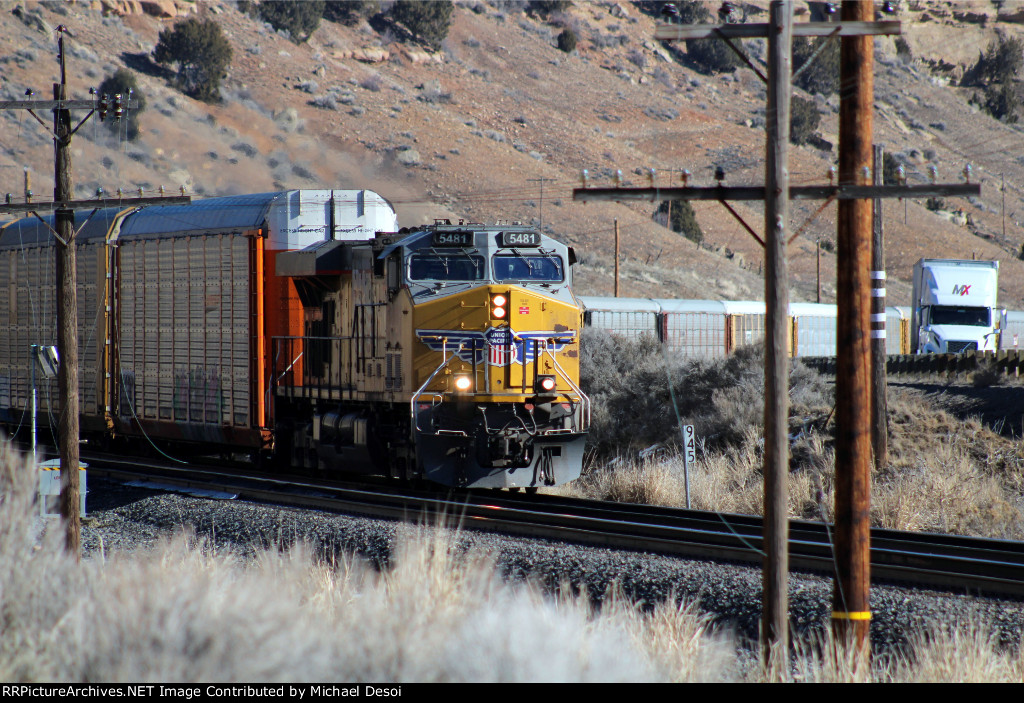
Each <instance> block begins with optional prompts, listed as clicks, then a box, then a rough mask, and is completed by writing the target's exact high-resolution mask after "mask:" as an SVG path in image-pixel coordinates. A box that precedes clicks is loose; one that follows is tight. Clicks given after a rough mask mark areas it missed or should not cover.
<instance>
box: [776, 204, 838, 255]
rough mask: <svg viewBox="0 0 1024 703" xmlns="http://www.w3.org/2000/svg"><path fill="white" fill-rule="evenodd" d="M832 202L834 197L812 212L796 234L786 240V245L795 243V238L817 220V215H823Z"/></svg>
mask: <svg viewBox="0 0 1024 703" xmlns="http://www.w3.org/2000/svg"><path fill="white" fill-rule="evenodd" d="M834 201H835V197H829V199H828V200H826V201H825V202H823V203H822V204H821V207H819V208H818V209H817V210H815V211H814V214H813V215H811V216H810V217H808V218H807V219H806V220H804V223H803V224H802V225H800V226H799V227H798V228H797V230H796V232H794V233H793V236H792V237H790V238H789V239H788V240H786V244H792V243H793V242H795V241H796V238H797V237H799V236H800V235H801V234H803V231H804V230H805V229H807V226H808V225H810V224H811V223H812V222H814V221H815V220H816V219H818V215H820V214H821V213H823V212H824V211H825V208H827V207H828V206H829V205H831V204H832V203H833V202H834Z"/></svg>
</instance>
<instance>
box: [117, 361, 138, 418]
mask: <svg viewBox="0 0 1024 703" xmlns="http://www.w3.org/2000/svg"><path fill="white" fill-rule="evenodd" d="M120 396H121V397H120V399H119V400H118V409H119V410H120V411H121V419H122V420H124V421H125V422H127V421H128V420H131V419H132V417H133V416H135V415H136V414H137V412H136V410H135V372H134V371H125V370H123V369H122V370H121V394H120Z"/></svg>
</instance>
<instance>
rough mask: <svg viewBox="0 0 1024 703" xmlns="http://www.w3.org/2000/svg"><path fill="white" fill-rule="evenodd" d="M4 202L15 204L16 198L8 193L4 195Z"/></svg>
mask: <svg viewBox="0 0 1024 703" xmlns="http://www.w3.org/2000/svg"><path fill="white" fill-rule="evenodd" d="M4 202H5V203H7V204H8V205H10V204H11V203H12V202H14V196H13V195H11V194H10V193H7V194H6V195H4Z"/></svg>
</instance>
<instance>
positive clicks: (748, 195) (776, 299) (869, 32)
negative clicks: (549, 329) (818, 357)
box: [573, 0, 981, 670]
mask: <svg viewBox="0 0 1024 703" xmlns="http://www.w3.org/2000/svg"><path fill="white" fill-rule="evenodd" d="M727 4H728V3H727ZM727 4H726V5H727ZM788 4H789V3H786V2H780V1H779V0H774V1H773V2H772V13H771V21H770V22H769V23H767V24H746V25H736V24H730V23H728V22H723V23H722V24H718V25H688V26H684V25H659V26H658V28H657V30H656V32H655V39H658V40H664V41H674V40H684V39H706V38H719V39H723V40H725V41H726V42H727V44H728V45H729V47H730V48H731V49H733V50H734V51H735V52H736V53H737V54H739V55H740V57H741V58H742V59H743V60H744V61H745V62H746V64H747V65H748V66H749V67H750V68H751V69H752V70H753V71H754V72H755V73H757V75H758V76H760V77H761V78H762V79H763V80H764V81H765V82H766V83H768V95H769V100H770V101H776V102H778V101H781V100H783V99H785V97H784V96H788V93H787V92H785V91H788V90H789V83H790V82H791V81H792V80H794V79H795V77H796V75H797V74H798V73H800V72H801V71H802V70H803V69H804V68H805V67H806V65H805V66H801V67H800V68H799V69H797V71H796V72H795V73H792V74H791V75H790V74H787V73H786V69H785V67H784V66H783V65H782V63H781V61H780V60H779V59H773V58H772V49H771V48H770V49H769V61H770V62H772V63H774V64H776V65H775V66H769V71H770V72H771V73H772V77H771V78H769V77H768V76H765V75H764V74H762V73H761V71H760V70H759V69H758V68H757V67H756V66H755V65H754V64H753V63H752V62H751V61H750V60H749V59H748V58H747V57H746V56H745V55H744V54H743V53H742V51H741V50H740V49H739V48H738V47H737V46H736V45H735V44H733V42H732V41H731V40H732V39H747V38H767V39H768V40H769V43H770V44H771V43H772V42H776V45H775V47H776V50H779V51H781V49H782V46H783V45H784V44H787V42H789V41H791V37H822V38H826V40H828V41H832V40H834V39H835V38H841V39H843V40H844V46H846V44H845V40H846V39H847V38H851V39H854V38H855V39H857V43H854V44H850V45H849V46H848V47H847V49H846V52H845V53H844V56H845V55H846V54H850V55H851V61H852V59H853V57H852V55H853V54H855V53H856V52H865V51H867V52H869V51H870V49H871V42H872V39H871V37H873V36H878V35H891V34H899V33H900V32H901V28H900V23H899V22H894V21H884V22H875V21H871V20H872V12H871V3H870V2H858V3H856V5H857V11H858V14H856V15H855V17H856V18H857V19H854V17H852V16H849V15H848V13H849V12H850V10H849V9H848V8H847V6H846V5H847V4H844V12H843V16H842V19H843V21H842V22H839V23H832V22H799V23H792V22H791V16H792V15H791V12H792V10H791V8H790V9H789V10H788V11H787V9H786V8H784V7H781V6H784V5H788ZM849 4H852V3H849ZM726 5H723V11H722V12H720V16H723V19H727V17H726V16H725V15H726V14H727V12H726V11H725V7H726ZM861 6H863V7H861ZM862 9H864V10H866V15H864V14H861V13H860V11H861V10H862ZM787 22H789V23H790V25H791V29H790V32H789V34H790V39H788V40H786V39H783V38H782V37H781V35H782V34H783V30H782V25H783V24H785V23H787ZM867 57H868V59H869V60H868V61H867V63H866V65H865V66H861V67H860V68H859V69H858V72H857V76H858V77H859V76H862V75H863V73H864V72H865V71H867V72H870V70H871V66H872V62H871V61H870V53H868V54H867ZM777 61H778V62H779V63H776V62H777ZM844 76H845V77H844V78H843V81H842V85H843V86H844V91H843V93H844V96H845V95H846V94H847V90H848V89H847V88H845V86H851V88H850V89H849V90H851V91H852V92H854V93H856V95H857V96H858V99H856V100H853V101H851V100H850V98H849V97H845V98H844V104H845V105H846V116H845V123H852V124H855V123H856V122H857V120H858V119H865V120H866V123H865V126H864V128H865V129H866V134H867V135H868V137H867V143H868V145H869V151H868V155H869V156H870V143H871V141H870V134H871V110H872V105H871V102H870V99H868V100H867V102H865V100H864V94H865V93H864V91H863V87H861V86H858V85H857V81H858V78H857V77H851V76H849V75H848V74H844ZM866 80H867V91H866V94H867V95H868V96H870V94H871V92H872V91H871V76H870V74H869V75H868V77H867V79H866ZM778 82H784V83H786V84H787V85H786V86H785V87H783V86H777V85H773V83H778ZM770 104H771V103H770ZM776 109H777V108H776ZM768 112H769V114H771V112H772V109H771V108H770V109H769V110H768ZM787 126H788V125H787ZM851 133H852V134H854V135H856V136H858V137H859V138H861V139H862V138H863V134H861V133H860V132H853V131H852V130H851ZM843 134H844V132H843V131H842V130H841V137H840V152H841V157H840V161H841V164H842V163H844V157H843V156H842V153H843V152H844V151H851V150H852V149H853V148H854V146H855V145H854V144H853V143H852V142H851V140H850V136H849V135H847V137H846V139H843V137H842V135H843ZM783 135H784V133H783V132H781V130H780V128H779V126H778V125H776V127H775V129H771V128H769V129H768V133H767V135H766V138H767V144H766V151H767V156H766V159H767V161H768V165H767V166H766V173H767V174H772V173H779V175H778V176H776V179H777V180H776V181H775V182H774V183H771V182H769V183H767V184H766V186H763V187H758V186H725V185H723V184H722V182H721V180H722V179H721V178H720V177H717V176H716V179H717V180H718V181H719V182H718V185H717V186H712V187H687V186H684V187H682V188H622V187H619V181H618V180H617V181H616V187H614V188H603V187H602V188H590V187H584V188H578V189H575V190H574V191H573V199H574V200H579V201H591V200H612V201H620V202H621V201H650V202H660V201H662V200H717V201H719V202H720V203H721V204H722V206H723V207H725V209H726V210H727V211H728V212H729V213H730V214H731V215H732V216H733V217H734V218H736V220H737V221H738V222H739V223H740V224H741V225H742V226H743V227H744V229H746V230H747V232H748V233H750V235H751V236H752V237H754V239H756V240H757V241H758V242H759V243H760V244H761V245H762V246H765V248H766V261H767V260H768V259H771V258H775V259H776V260H777V261H778V259H781V260H782V263H781V265H780V264H779V263H776V264H774V265H775V266H776V268H775V271H774V274H771V273H768V272H766V278H765V301H766V306H765V307H766V312H767V311H768V310H769V309H771V308H774V309H775V310H779V309H781V310H782V311H783V312H782V315H783V316H784V317H783V325H785V321H786V318H788V312H789V311H788V309H787V307H783V306H780V301H785V300H787V297H786V296H788V292H786V289H788V285H789V282H788V280H786V279H785V275H786V268H785V264H784V257H785V248H784V245H785V244H789V243H792V241H793V240H794V239H795V238H796V237H797V236H798V235H799V233H800V232H801V231H802V230H803V228H804V227H805V226H806V224H807V223H805V224H804V225H803V226H801V227H800V228H798V229H797V230H795V232H794V233H792V234H789V238H788V239H785V234H788V230H787V229H786V228H787V227H788V223H787V222H785V220H784V219H783V220H782V221H781V222H779V221H778V219H774V220H772V219H769V217H768V213H769V212H770V211H773V208H775V210H774V211H773V212H774V213H775V214H776V215H778V214H781V213H778V208H779V203H780V200H779V196H780V195H781V194H785V193H788V196H789V198H790V199H801V200H811V199H813V200H826V201H829V202H831V201H832V200H838V201H839V203H840V206H841V207H842V204H843V203H847V202H854V201H864V200H865V199H867V201H866V202H868V205H869V207H870V199H871V198H895V197H903V198H906V197H920V196H922V195H924V196H931V195H937V194H943V195H955V196H968V195H978V194H979V193H980V192H981V189H980V187H979V186H977V185H972V184H969V183H968V184H962V185H961V184H929V185H925V186H905V185H901V186H884V185H883V186H875V185H870V165H869V164H870V162H869V161H868V162H865V163H864V164H863V165H865V166H868V171H867V174H865V173H864V172H863V169H858V168H852V171H851V169H850V167H848V171H850V173H847V174H845V177H843V178H841V179H840V182H839V183H837V184H833V183H831V182H830V183H829V185H827V186H788V185H786V183H787V182H788V180H786V179H785V168H786V164H785V162H784V161H783V160H782V159H783V158H784V152H782V153H780V152H779V150H778V146H777V142H778V140H780V139H782V138H783ZM856 153H857V154H858V155H859V153H860V152H859V151H857V152H856ZM845 161H846V162H850V163H854V164H857V165H858V166H859V165H860V161H861V157H860V156H858V157H857V158H850V157H849V156H846V157H845ZM780 177H781V178H783V180H781V181H780V180H778V179H779V178H780ZM768 180H769V181H770V180H771V175H769V177H768ZM732 200H761V201H764V202H765V203H766V205H765V213H766V221H765V235H766V236H765V238H764V239H762V238H761V237H760V236H759V235H758V234H757V232H755V231H754V229H753V228H752V227H751V226H750V225H749V224H747V223H746V222H745V221H744V220H743V218H742V217H741V216H740V214H739V213H737V212H736V210H734V209H733V208H732V207H731V206H730V205H729V201H732ZM827 204H828V203H827V202H826V205H827ZM823 209H824V206H823V207H822V208H821V209H819V210H818V213H817V214H820V213H821V211H822V210H823ZM846 209H849V208H846ZM861 209H862V206H858V207H857V208H854V209H853V210H854V211H855V212H856V213H858V214H859V213H860V212H861ZM868 212H869V213H870V209H869V210H868ZM817 214H816V215H815V216H817ZM783 217H784V214H783ZM847 217H849V216H847ZM812 219H813V217H812ZM867 222H868V225H867V226H868V227H869V228H870V215H869V216H868V219H867ZM773 230H776V231H773ZM867 231H868V230H863V229H853V228H851V227H849V226H846V227H844V226H843V225H842V224H840V240H841V241H842V240H846V244H845V246H844V247H842V248H841V249H840V253H839V258H840V260H842V259H844V257H851V256H853V254H851V253H850V250H853V249H857V250H858V251H857V252H855V253H857V254H861V253H863V255H865V256H866V255H867V253H868V251H869V246H868V244H867V243H868V242H870V238H869V237H868V235H867ZM855 232H856V233H862V234H858V235H857V236H863V237H864V243H863V244H861V242H860V241H859V240H857V241H854V236H853V233H855ZM776 238H777V239H778V241H775V240H776ZM766 242H767V243H766ZM854 244H856V246H854ZM865 256H859V257H858V258H857V259H856V261H855V262H853V261H851V262H846V263H845V266H846V271H845V272H844V273H841V274H840V279H839V286H838V287H839V298H840V306H841V310H842V309H845V310H846V322H845V323H844V322H840V325H843V324H845V325H846V327H845V328H842V327H841V329H840V344H839V348H840V353H842V354H843V356H844V358H846V362H845V364H846V367H847V368H848V371H850V372H851V373H852V372H856V373H857V374H858V377H863V379H864V381H862V382H861V383H860V385H858V386H856V387H855V388H850V387H849V384H848V383H844V386H843V390H842V393H840V389H839V387H838V384H837V391H836V401H837V406H838V407H842V408H844V415H843V422H844V423H846V425H845V426H844V427H848V426H849V425H850V423H851V422H857V423H867V422H868V418H869V417H870V415H869V412H870V411H869V409H868V406H867V402H868V392H869V390H868V386H867V384H866V379H867V375H868V365H867V364H868V360H869V357H868V355H867V353H866V352H867V342H866V340H867V339H868V337H869V336H870V328H869V325H868V320H869V317H868V315H867V310H868V306H867V305H866V304H864V303H863V302H862V301H861V298H866V297H867V293H866V292H863V293H857V305H858V308H857V310H856V311H855V312H856V314H851V313H850V307H851V302H850V301H849V300H848V299H847V297H848V296H850V295H853V293H854V291H853V289H852V287H850V286H851V285H852V283H857V284H858V285H863V289H864V291H867V285H866V283H864V282H866V280H867V271H868V266H869V263H870V258H865ZM851 266H859V267H860V270H859V272H857V273H856V274H851V272H850V270H849V269H850V267H851ZM860 279H864V281H861V280H860ZM844 281H847V283H845V284H844ZM779 289H782V290H779ZM840 318H841V319H842V318H843V312H840ZM778 321H779V320H778V315H777V313H776V314H775V317H774V318H773V319H771V320H768V319H766V330H767V329H771V328H772V327H773V326H774V325H775V324H777V323H778ZM783 329H785V328H783ZM848 337H857V338H858V339H863V340H864V341H863V349H864V353H863V354H858V355H857V357H856V363H853V362H852V360H851V359H850V350H849V349H844V348H843V346H844V344H843V340H845V339H846V338H848ZM785 344H786V338H785V336H784V333H783V336H782V337H781V340H780V338H779V334H778V332H777V331H773V332H770V333H769V336H767V337H766V349H765V365H766V368H765V375H766V388H765V477H766V478H765V484H766V485H765V518H766V519H765V534H764V538H763V544H764V546H765V567H764V576H763V578H764V586H763V587H764V593H765V602H764V611H763V621H762V629H761V632H762V651H763V652H764V653H765V654H766V657H765V662H766V663H769V662H770V661H772V660H774V662H775V664H776V666H778V665H779V664H783V663H784V662H785V657H786V655H787V651H786V647H785V646H783V645H784V643H785V638H786V636H787V633H786V627H785V625H780V624H779V620H778V618H779V616H780V615H781V617H782V618H783V623H784V622H785V618H786V607H787V603H786V594H785V590H784V588H783V589H782V590H781V592H780V588H781V587H782V584H783V583H784V580H782V579H779V577H778V576H776V574H780V573H783V572H785V570H786V567H787V563H786V561H787V559H786V557H785V554H786V552H785V547H783V549H782V550H781V552H779V551H777V550H776V548H775V547H773V546H772V545H771V543H772V542H773V540H775V539H776V538H777V535H778V533H779V528H778V526H777V524H776V523H775V522H774V521H776V520H779V519H780V516H781V519H782V521H783V522H784V523H785V522H786V518H785V516H786V514H787V512H786V502H785V484H784V483H783V485H782V489H781V490H782V497H781V501H780V498H779V493H778V491H779V489H778V488H776V487H775V486H774V484H773V485H771V486H770V485H769V479H768V474H769V472H770V471H772V470H773V469H774V467H772V466H770V463H776V464H778V463H779V462H782V463H781V469H782V471H783V472H785V471H787V470H788V457H787V454H788V452H787V451H786V450H787V448H788V445H787V444H786V441H787V438H786V437H785V435H783V437H782V446H781V447H772V444H771V442H773V439H772V437H773V435H774V433H775V432H778V430H779V428H783V430H784V428H786V426H787V422H788V417H787V415H786V412H787V411H786V410H785V409H786V407H787V406H786V400H785V396H786V395H787V387H788V386H787V381H788V379H787V378H786V377H785V375H784V374H780V367H779V366H777V364H778V360H777V359H776V358H774V357H773V356H770V355H772V354H775V353H776V352H775V351H774V350H779V349H780V347H781V349H785V348H786V347H785V346H784V345H785ZM773 348H774V350H773ZM780 353H782V352H780ZM772 364H775V365H776V367H775V368H769V367H770V365H772ZM850 367H856V368H850ZM784 368H785V366H781V369H784ZM838 375H839V376H841V375H842V372H840V373H839V374H838ZM769 377H771V382H772V383H773V384H774V385H773V386H770V387H769V386H768V381H769ZM850 393H859V394H860V397H858V398H857V399H856V402H855V403H854V402H853V401H851V399H850V398H849V394H850ZM775 396H783V397H782V398H777V397H775ZM851 407H852V408H853V409H851ZM780 411H781V413H782V414H781V415H780V414H779V413H780ZM771 417H774V422H773V423H771V424H769V418H771ZM844 431H845V432H847V433H849V430H848V429H841V430H840V432H844ZM770 447H772V448H770ZM770 453H771V454H772V455H773V457H772V458H771V459H770V458H769V454H770ZM858 460H859V458H858ZM850 462H851V457H850V456H849V452H848V451H847V450H844V451H843V452H840V451H839V450H838V443H837V452H836V473H837V475H839V474H843V475H848V474H850V473H851V471H850ZM848 490H849V489H848V487H846V486H845V485H843V484H841V483H840V485H839V486H837V494H838V493H839V492H840V491H842V492H848ZM847 500H848V499H846V498H843V499H842V501H844V502H846V501H847ZM773 502H774V505H770V504H771V503H773ZM839 502H840V498H839V497H838V496H837V504H838V503H839ZM769 515H771V518H769ZM857 517H858V519H859V518H860V517H861V516H860V514H858V516H857ZM864 517H865V518H866V514H865V515H864ZM864 524H865V526H866V525H867V523H866V522H865V523H864ZM770 525H774V527H770ZM837 532H838V530H837ZM848 532H849V531H848V530H847V532H846V533H844V537H843V539H844V540H845V539H850V536H849V535H848V534H847V533H848ZM783 534H785V533H783ZM783 539H785V538H784V537H783ZM836 539H837V542H838V540H839V537H838V535H837V537H836ZM836 552H837V557H836V558H837V561H838V560H839V559H840V558H842V559H845V560H847V561H848V560H849V559H850V556H849V554H850V552H851V549H850V548H846V549H844V550H843V556H841V557H840V556H839V552H840V550H839V549H838V548H837V549H836ZM851 570H852V569H851V568H850V567H849V566H847V565H844V567H843V569H841V570H840V569H839V567H838V565H837V573H847V572H850V571H851ZM858 573H860V572H858ZM863 573H864V575H865V576H866V574H867V572H866V571H864V572H863ZM776 579H778V580H776ZM858 583H859V582H858ZM865 583H866V581H865ZM840 584H842V585H840ZM836 588H837V590H839V591H845V590H847V588H848V587H847V585H846V583H845V581H838V582H837V586H836ZM769 594H770V595H769ZM865 594H866V591H865ZM847 605H848V604H847ZM866 605H867V603H866V595H865V603H864V606H865V608H864V610H863V611H860V610H858V611H853V610H852V608H848V607H847V606H846V605H844V606H840V607H835V608H833V618H834V619H833V622H834V623H835V622H857V621H858V620H857V618H859V617H861V616H860V615H853V616H852V617H851V613H852V612H857V613H862V612H866ZM858 607H859V606H858ZM865 622H866V621H865ZM865 631H866V630H865ZM769 656H770V657H771V658H772V659H769ZM781 670H784V668H783V669H781Z"/></svg>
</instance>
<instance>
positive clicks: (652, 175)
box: [647, 168, 658, 188]
mask: <svg viewBox="0 0 1024 703" xmlns="http://www.w3.org/2000/svg"><path fill="white" fill-rule="evenodd" d="M657 175H658V172H657V171H655V170H654V169H653V168H649V169H647V180H649V181H650V182H651V188H653V187H654V179H655V177H656V176H657Z"/></svg>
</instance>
